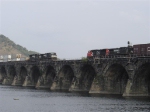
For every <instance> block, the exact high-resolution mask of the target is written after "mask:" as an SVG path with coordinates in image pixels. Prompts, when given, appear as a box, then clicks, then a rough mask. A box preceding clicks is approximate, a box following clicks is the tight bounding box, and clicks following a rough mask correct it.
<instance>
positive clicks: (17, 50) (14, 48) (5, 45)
mask: <svg viewBox="0 0 150 112" xmlns="http://www.w3.org/2000/svg"><path fill="white" fill-rule="evenodd" d="M35 53H37V52H34V51H28V50H27V49H26V48H24V47H22V46H21V45H17V44H15V43H14V42H13V41H11V40H10V39H9V38H8V37H6V36H4V35H1V34H0V55H11V56H12V58H15V57H16V54H21V56H22V57H28V56H29V55H30V54H35Z"/></svg>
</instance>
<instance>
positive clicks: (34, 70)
mask: <svg viewBox="0 0 150 112" xmlns="http://www.w3.org/2000/svg"><path fill="white" fill-rule="evenodd" d="M40 75H41V74H40V69H39V67H37V66H33V67H32V68H31V79H32V80H31V81H32V84H33V85H36V84H37V82H38V79H39V77H40Z"/></svg>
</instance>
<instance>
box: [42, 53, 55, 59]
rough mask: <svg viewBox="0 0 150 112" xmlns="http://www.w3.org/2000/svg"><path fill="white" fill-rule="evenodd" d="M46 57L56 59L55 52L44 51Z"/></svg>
mask: <svg viewBox="0 0 150 112" xmlns="http://www.w3.org/2000/svg"><path fill="white" fill-rule="evenodd" d="M45 54H46V57H47V59H52V60H57V55H56V53H55V52H50V53H45Z"/></svg>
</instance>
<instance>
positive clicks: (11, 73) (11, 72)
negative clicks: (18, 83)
mask: <svg viewBox="0 0 150 112" xmlns="http://www.w3.org/2000/svg"><path fill="white" fill-rule="evenodd" d="M15 76H16V69H15V67H14V66H9V68H8V74H7V78H8V79H9V82H8V83H10V84H11V83H12V82H13V80H14V77H15Z"/></svg>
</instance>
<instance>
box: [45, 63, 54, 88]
mask: <svg viewBox="0 0 150 112" xmlns="http://www.w3.org/2000/svg"><path fill="white" fill-rule="evenodd" d="M55 76H56V71H55V69H54V67H53V66H51V65H48V66H47V67H46V74H45V77H44V85H45V86H46V85H48V86H49V87H51V85H52V83H53V80H54V78H55Z"/></svg>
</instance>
